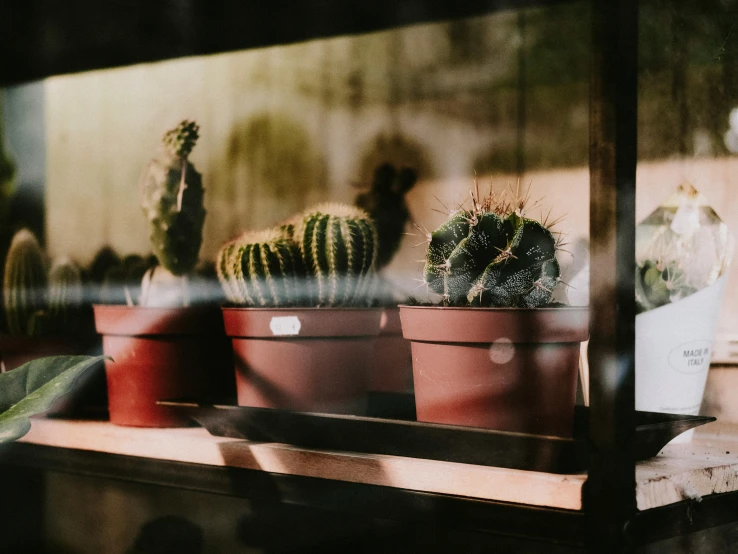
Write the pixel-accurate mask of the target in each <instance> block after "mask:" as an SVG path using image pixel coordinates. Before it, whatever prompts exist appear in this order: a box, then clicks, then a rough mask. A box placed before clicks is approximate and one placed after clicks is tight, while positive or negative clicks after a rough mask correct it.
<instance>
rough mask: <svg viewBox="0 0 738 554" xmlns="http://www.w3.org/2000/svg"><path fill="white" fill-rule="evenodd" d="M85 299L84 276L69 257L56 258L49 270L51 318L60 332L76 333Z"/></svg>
mask: <svg viewBox="0 0 738 554" xmlns="http://www.w3.org/2000/svg"><path fill="white" fill-rule="evenodd" d="M82 301H83V291H82V276H81V274H80V270H79V268H78V267H77V265H76V264H75V263H74V262H72V260H70V259H69V258H61V259H58V260H55V261H54V263H53V264H52V265H51V270H50V271H49V310H48V311H49V320H50V326H51V328H52V329H53V330H54V331H56V332H58V333H74V332H76V331H77V330H78V329H79V327H80V318H81V309H82Z"/></svg>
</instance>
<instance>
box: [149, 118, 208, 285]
mask: <svg viewBox="0 0 738 554" xmlns="http://www.w3.org/2000/svg"><path fill="white" fill-rule="evenodd" d="M198 131H199V127H198V126H197V124H196V123H195V122H193V121H187V120H185V121H182V122H181V123H180V124H179V125H178V126H177V127H175V128H174V129H172V130H170V131H168V132H167V133H166V134H165V135H164V138H163V143H164V154H163V156H162V157H161V158H159V159H155V160H153V161H152V162H151V163H150V164H149V166H148V168H147V171H146V173H145V174H144V178H143V183H142V202H141V205H142V208H143V212H144V215H145V216H146V219H147V221H148V222H149V226H150V238H151V245H152V248H153V250H154V253H155V254H156V257H157V258H158V259H159V263H161V265H162V266H164V267H165V268H166V269H167V270H169V271H170V272H171V273H173V274H174V275H178V276H179V275H184V274H186V273H188V272H190V271H191V270H192V269H193V268H194V267H195V264H196V263H197V256H198V253H199V252H200V245H201V244H202V226H203V223H204V221H205V208H204V207H203V195H204V191H203V187H202V176H201V175H200V173H198V172H197V170H196V169H195V167H194V165H193V164H192V162H190V161H189V159H188V156H189V155H190V152H191V151H192V149H193V148H194V146H195V143H196V142H197V139H198V136H199V135H198Z"/></svg>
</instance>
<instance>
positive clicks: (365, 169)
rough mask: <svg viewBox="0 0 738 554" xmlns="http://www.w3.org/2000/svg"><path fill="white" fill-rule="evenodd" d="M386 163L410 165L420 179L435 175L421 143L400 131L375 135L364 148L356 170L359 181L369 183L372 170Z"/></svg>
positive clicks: (427, 154)
mask: <svg viewBox="0 0 738 554" xmlns="http://www.w3.org/2000/svg"><path fill="white" fill-rule="evenodd" d="M386 163H389V164H391V165H393V166H395V167H397V168H402V167H410V168H412V169H414V170H415V172H416V173H417V175H418V177H419V178H420V179H430V178H434V177H436V169H435V167H433V165H432V164H431V162H430V155H429V153H428V151H427V150H426V148H425V147H424V146H423V145H422V144H420V143H419V142H418V141H416V140H414V139H411V138H409V137H407V136H405V135H403V134H401V133H391V134H379V135H377V136H376V137H375V138H374V139H373V140H372V141H371V142H370V143H369V144H368V145H367V146H366V148H365V149H364V152H363V153H362V154H361V157H360V161H359V166H358V172H357V173H358V176H359V182H360V183H362V184H363V183H366V184H367V185H368V184H369V183H371V182H372V179H373V178H374V171H375V170H376V169H377V167H379V166H380V165H382V164H386Z"/></svg>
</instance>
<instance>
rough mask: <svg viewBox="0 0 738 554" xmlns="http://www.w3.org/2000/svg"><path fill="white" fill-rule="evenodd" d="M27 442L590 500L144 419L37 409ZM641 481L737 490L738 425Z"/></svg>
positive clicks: (479, 492)
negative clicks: (154, 425) (125, 421)
mask: <svg viewBox="0 0 738 554" xmlns="http://www.w3.org/2000/svg"><path fill="white" fill-rule="evenodd" d="M21 442H22V443H26V444H34V445H38V446H44V447H54V448H62V449H73V450H78V451H83V452H99V453H107V454H115V455H121V456H133V457H137V458H142V459H150V460H159V461H171V462H184V463H189V464H199V465H202V466H211V467H225V468H239V469H247V470H258V471H263V472H267V473H270V474H281V475H293V476H302V477H313V478H319V479H325V480H334V481H344V482H351V483H362V484H367V485H378V486H383V487H392V488H397V489H404V490H413V491H418V492H428V493H437V494H444V495H455V496H460V497H466V498H474V499H482V500H492V501H498V502H508V503H516V504H524V505H530V506H541V507H548V508H556V509H563V510H575V511H579V510H582V488H583V485H584V483H585V482H586V478H587V476H586V474H584V473H581V474H573V475H555V474H548V473H539V472H532V471H521V470H513V469H505V468H494V467H483V466H476V465H470V464H459V463H452V462H440V461H431V460H419V459H412V458H403V457H397V456H378V455H368V454H352V453H347V452H331V451H319V450H307V449H301V448H296V447H292V446H289V445H283V444H274V443H252V442H248V441H243V440H238V439H228V438H220V437H213V436H211V435H210V434H208V433H207V431H205V430H204V429H202V428H187V429H138V428H130V427H118V426H115V425H112V424H110V423H107V422H97V421H66V420H56V419H45V418H36V419H34V421H33V427H32V429H31V432H30V433H29V434H28V435H26V436H25V437H24V438H23V439H21ZM130 479H131V480H134V481H135V480H136V475H131V476H130ZM636 483H637V486H636V498H637V506H638V509H639V510H640V511H645V510H649V509H653V508H658V507H663V506H667V505H670V504H674V503H678V502H682V501H685V500H690V499H693V500H701V499H703V498H704V497H707V496H710V495H714V494H720V493H729V492H734V491H738V426H736V425H720V424H718V423H713V424H708V425H706V426H704V427H701V428H699V429H697V430H696V431H695V435H694V439H693V441H692V442H691V443H677V444H669V445H667V446H666V447H665V448H664V449H663V451H662V453H661V454H660V455H659V456H657V457H656V458H653V459H651V460H648V461H645V462H640V463H638V464H637V466H636ZM222 492H227V491H222Z"/></svg>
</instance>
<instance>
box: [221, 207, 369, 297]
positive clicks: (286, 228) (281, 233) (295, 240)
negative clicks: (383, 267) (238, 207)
mask: <svg viewBox="0 0 738 554" xmlns="http://www.w3.org/2000/svg"><path fill="white" fill-rule="evenodd" d="M376 244H377V231H376V229H375V227H374V224H373V222H372V220H371V218H370V217H369V215H368V214H367V213H366V212H364V211H363V210H360V209H358V208H354V207H352V206H346V205H342V204H324V205H321V206H318V207H316V208H315V209H312V210H309V211H307V212H305V213H304V214H302V215H300V216H297V217H295V218H293V219H292V220H290V222H289V223H287V224H284V225H281V226H279V227H278V228H276V229H273V230H267V231H260V232H255V233H246V234H244V235H242V236H240V237H238V238H236V239H235V240H233V241H231V242H228V243H226V244H225V245H224V246H223V247H222V248H221V249H220V252H219V253H218V257H217V261H216V267H217V271H218V277H219V279H220V281H221V284H222V285H223V289H224V290H225V292H226V296H227V298H228V299H229V300H230V301H231V302H233V303H234V304H245V305H248V306H270V307H280V306H301V305H307V306H310V305H312V306H316V305H317V306H353V305H360V304H361V303H362V302H364V301H365V299H366V296H367V293H368V291H369V286H370V284H371V281H372V278H373V273H374V267H375V263H376V256H377V248H376Z"/></svg>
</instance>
